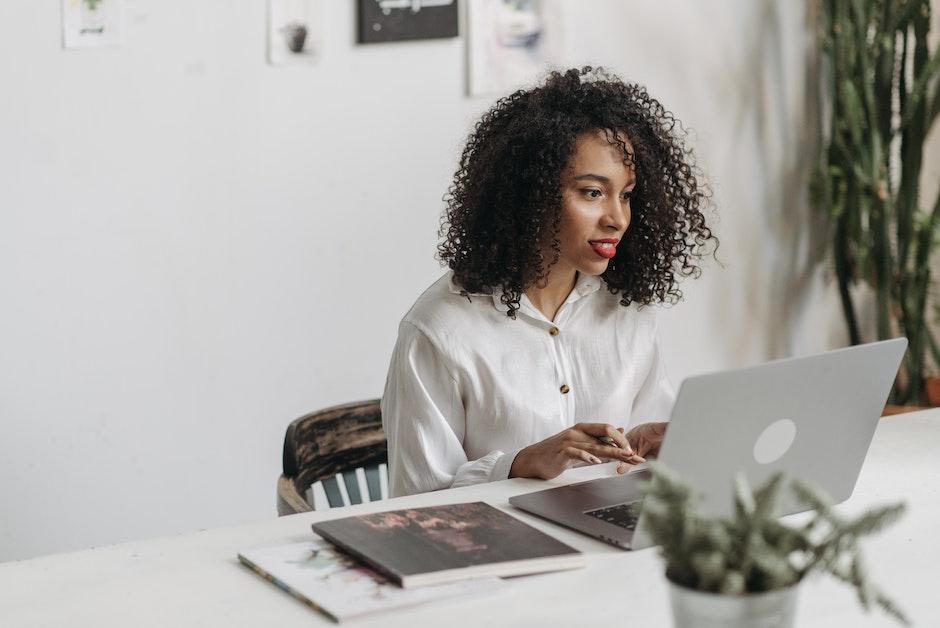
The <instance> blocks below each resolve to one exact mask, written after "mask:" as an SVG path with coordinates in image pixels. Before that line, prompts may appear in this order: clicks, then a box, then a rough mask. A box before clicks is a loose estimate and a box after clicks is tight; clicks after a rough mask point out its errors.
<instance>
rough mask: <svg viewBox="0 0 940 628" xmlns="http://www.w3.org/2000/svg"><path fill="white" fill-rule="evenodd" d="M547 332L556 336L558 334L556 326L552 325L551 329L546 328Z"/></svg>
mask: <svg viewBox="0 0 940 628" xmlns="http://www.w3.org/2000/svg"><path fill="white" fill-rule="evenodd" d="M548 333H550V334H551V335H553V336H557V335H558V328H557V327H552V328H551V329H549V330H548Z"/></svg>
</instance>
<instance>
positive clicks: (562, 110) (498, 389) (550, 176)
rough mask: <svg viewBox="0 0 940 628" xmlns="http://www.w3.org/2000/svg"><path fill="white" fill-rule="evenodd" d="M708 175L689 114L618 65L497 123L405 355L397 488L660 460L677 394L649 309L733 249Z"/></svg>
mask: <svg viewBox="0 0 940 628" xmlns="http://www.w3.org/2000/svg"><path fill="white" fill-rule="evenodd" d="M694 172H695V170H694V166H693V164H692V162H691V152H690V151H689V150H687V149H686V148H685V147H684V145H683V143H682V139H681V137H680V135H679V126H678V122H677V121H676V120H675V118H674V117H673V116H672V114H671V113H669V112H668V111H666V110H665V109H664V108H663V106H662V105H660V104H659V102H657V101H656V100H654V99H652V98H651V97H650V96H649V95H648V94H647V93H646V90H645V89H644V88H642V87H639V86H637V85H632V84H624V83H623V82H621V81H620V80H619V79H618V78H616V77H614V76H611V75H609V74H607V73H606V72H604V71H603V70H594V69H592V68H584V69H582V70H568V71H567V72H565V73H564V74H559V73H552V74H550V75H549V77H548V79H547V81H546V82H545V83H544V84H543V85H541V86H539V87H536V88H534V89H531V90H520V91H517V92H515V93H513V94H512V95H510V96H508V97H505V98H502V99H500V100H499V101H497V102H496V104H495V105H494V106H493V107H492V108H491V109H490V110H489V111H488V112H487V113H485V114H484V115H483V117H482V119H481V120H480V121H479V122H478V123H477V124H476V127H475V129H474V131H473V132H472V133H471V134H470V137H469V138H468V140H467V144H466V147H465V149H464V152H463V155H462V157H461V160H460V165H459V168H458V169H457V173H456V174H455V176H454V181H453V184H452V186H451V188H450V190H449V192H448V195H447V197H446V198H445V200H446V201H447V209H446V212H445V215H444V218H443V222H442V226H441V237H442V242H441V244H440V245H439V247H438V251H439V257H440V259H441V261H443V262H444V263H446V264H447V265H448V266H449V267H450V272H449V273H447V274H446V275H445V276H443V277H442V278H441V279H440V280H438V281H437V282H436V283H434V284H433V285H432V286H431V287H430V288H429V289H428V290H427V291H426V292H425V293H424V294H423V295H422V296H421V297H420V298H419V299H418V301H417V302H416V303H415V305H414V306H413V307H412V309H411V310H410V311H409V312H408V314H406V315H405V317H404V319H403V320H402V322H401V325H400V327H399V335H398V342H397V344H396V346H395V350H394V353H393V355H392V360H391V366H390V368H389V374H388V380H387V382H386V387H385V394H384V396H383V399H382V418H383V424H384V427H385V434H386V437H387V439H388V448H389V485H390V492H391V494H392V495H404V494H410V493H418V492H423V491H430V490H435V489H441V488H447V487H451V486H462V485H466V484H473V483H478V482H488V481H493V480H501V479H506V478H507V477H535V478H543V479H550V478H553V477H555V476H557V475H559V474H560V473H561V472H562V471H564V469H566V468H567V467H569V466H571V465H573V464H576V463H588V464H597V463H600V462H602V461H603V460H608V459H612V460H617V461H619V462H620V464H618V466H617V471H618V472H619V473H624V472H625V471H626V470H627V469H628V465H630V464H636V463H639V462H642V461H643V460H644V457H645V456H654V455H656V452H657V450H658V447H659V443H660V442H661V440H662V436H663V433H664V432H665V423H663V422H661V421H663V420H665V419H667V418H668V416H669V412H670V409H671V407H672V402H673V399H674V391H673V388H672V386H671V384H670V383H669V380H668V379H667V377H666V373H665V369H664V366H663V363H662V359H661V356H660V350H659V342H658V332H657V327H656V320H655V317H654V312H653V311H652V309H651V308H645V307H643V306H645V305H648V304H652V303H659V302H664V301H668V302H674V301H676V300H678V299H679V298H680V297H681V292H680V291H679V289H678V287H677V283H676V282H677V279H678V278H679V277H680V276H689V275H695V276H697V274H698V273H699V267H698V266H696V265H695V263H694V262H695V261H696V260H697V259H698V258H700V257H701V256H702V255H703V254H704V253H705V250H706V248H707V247H709V245H710V244H712V243H714V244H715V245H717V240H716V239H715V237H714V236H713V235H712V233H711V231H710V229H709V228H708V227H707V226H706V224H705V218H704V216H703V214H702V210H703V209H704V208H705V207H706V205H707V203H708V194H707V191H706V190H704V189H703V188H702V187H701V185H700V183H699V182H698V181H697V179H696V177H695V174H694ZM657 421H659V422H657ZM630 425H634V426H635V427H633V428H632V429H630V430H629V431H626V428H627V426H630Z"/></svg>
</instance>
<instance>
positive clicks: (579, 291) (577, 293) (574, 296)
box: [450, 272, 603, 312]
mask: <svg viewBox="0 0 940 628" xmlns="http://www.w3.org/2000/svg"><path fill="white" fill-rule="evenodd" d="M602 281H603V280H602V279H601V278H600V277H598V276H595V275H585V274H583V273H578V279H577V280H576V281H575V284H574V288H573V289H572V290H571V294H569V295H568V298H567V299H565V303H566V304H568V303H574V302H575V301H577V300H578V299H580V298H582V297H586V296H587V295H589V294H591V293H592V292H597V291H598V290H599V289H600V287H601V282H602ZM450 291H451V292H452V293H454V294H459V295H461V296H465V297H491V298H492V299H493V307H495V308H496V309H497V310H499V311H500V312H508V311H509V306H507V305H506V304H505V303H503V302H502V301H501V300H500V299H501V298H502V296H503V289H502V288H498V287H497V288H493V289H484V290H481V291H479V292H468V291H466V290H464V289H463V288H461V287H460V286H459V285H458V284H457V283H456V282H455V281H454V273H453V272H451V274H450Z"/></svg>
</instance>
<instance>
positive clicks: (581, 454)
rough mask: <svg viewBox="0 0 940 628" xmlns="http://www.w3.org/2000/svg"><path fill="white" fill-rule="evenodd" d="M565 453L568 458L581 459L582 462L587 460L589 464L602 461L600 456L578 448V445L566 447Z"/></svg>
mask: <svg viewBox="0 0 940 628" xmlns="http://www.w3.org/2000/svg"><path fill="white" fill-rule="evenodd" d="M565 455H566V456H567V457H568V458H573V459H574V460H583V461H584V462H588V463H590V464H600V463H601V462H602V461H601V459H600V458H598V457H597V456H594V455H592V454H591V452H589V451H587V450H584V449H579V448H578V447H566V448H565Z"/></svg>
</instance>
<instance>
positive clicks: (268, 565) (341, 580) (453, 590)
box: [238, 539, 509, 622]
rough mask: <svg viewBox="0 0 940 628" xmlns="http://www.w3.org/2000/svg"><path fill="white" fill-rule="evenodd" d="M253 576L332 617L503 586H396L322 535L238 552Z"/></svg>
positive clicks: (480, 582) (484, 582) (479, 582)
mask: <svg viewBox="0 0 940 628" xmlns="http://www.w3.org/2000/svg"><path fill="white" fill-rule="evenodd" d="M238 560H240V561H241V562H242V563H243V564H244V565H246V566H247V567H249V568H251V569H252V570H253V571H254V572H255V573H257V574H258V575H259V576H261V577H262V578H264V579H265V580H268V581H269V582H272V583H273V584H275V585H277V586H278V587H279V588H280V589H282V590H284V591H286V592H287V593H289V594H291V595H293V596H294V597H295V598H297V599H298V600H300V601H301V602H303V603H304V604H306V605H307V606H310V607H312V608H314V609H316V610H318V611H320V612H322V613H323V614H325V615H327V616H328V617H330V618H331V619H333V620H334V621H337V622H340V621H343V620H347V619H353V618H356V617H361V616H363V615H370V614H372V613H377V612H380V611H388V610H392V609H398V608H405V607H409V606H414V605H417V604H424V603H428V602H433V601H440V600H446V599H454V598H459V597H463V596H470V595H480V594H485V593H492V592H496V591H499V590H503V589H505V588H506V587H508V586H509V584H508V583H506V582H504V581H502V580H500V579H499V578H477V579H474V580H467V581H466V582H457V583H452V584H445V585H441V586H434V587H424V588H421V589H402V588H401V587H399V586H397V585H396V584H394V583H392V582H390V581H389V580H388V579H387V578H385V577H384V576H382V575H381V574H379V573H376V572H375V571H373V570H371V569H369V568H368V567H364V566H363V565H361V564H360V563H359V562H357V561H356V560H355V559H353V558H351V557H350V556H348V555H347V554H345V553H343V552H341V551H339V550H337V549H336V548H335V547H333V546H332V545H330V544H329V543H327V542H326V541H324V540H322V539H314V540H311V541H306V542H303V543H292V544H289V545H278V546H275V547H264V548H258V549H253V550H248V551H244V552H240V553H239V554H238Z"/></svg>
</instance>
